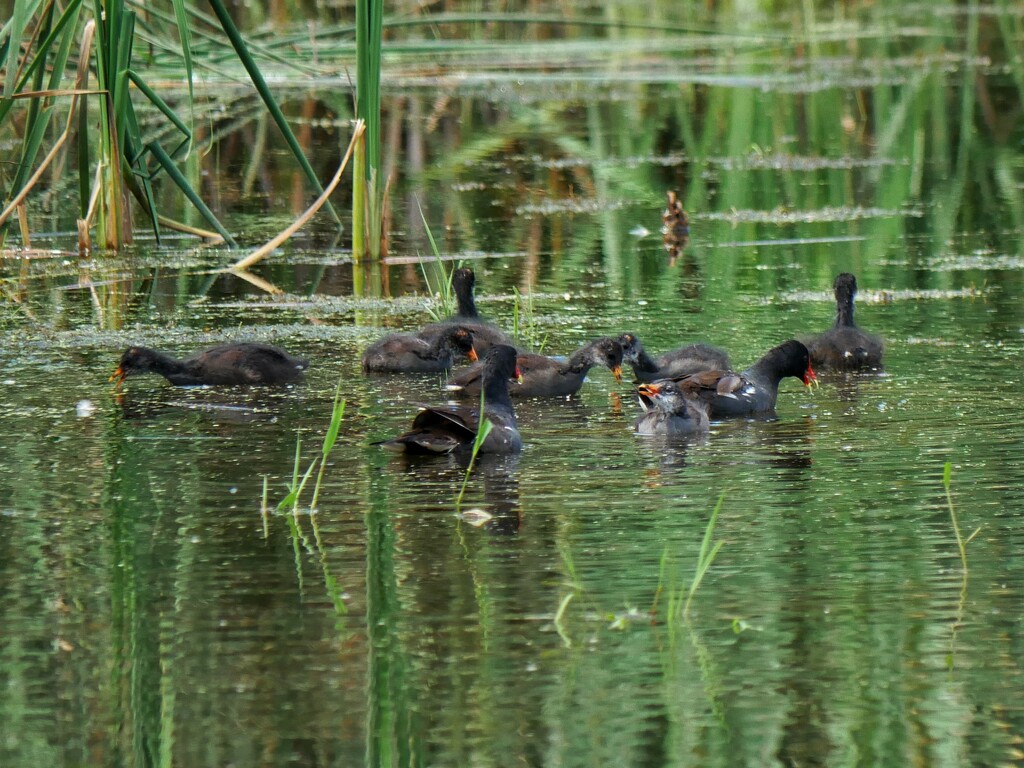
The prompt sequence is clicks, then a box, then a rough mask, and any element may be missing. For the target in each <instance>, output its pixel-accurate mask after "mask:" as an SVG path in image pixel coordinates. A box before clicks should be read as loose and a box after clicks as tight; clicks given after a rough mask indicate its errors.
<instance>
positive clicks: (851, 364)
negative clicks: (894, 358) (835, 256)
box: [805, 272, 882, 370]
mask: <svg viewBox="0 0 1024 768" xmlns="http://www.w3.org/2000/svg"><path fill="white" fill-rule="evenodd" d="M832 287H833V289H834V290H835V295H836V322H835V325H833V326H832V327H831V328H829V329H828V330H827V331H825V332H824V333H821V334H818V335H817V336H814V337H811V338H809V339H807V340H805V343H806V344H807V349H808V350H809V351H810V353H811V362H812V363H813V364H814V365H820V366H821V367H822V368H838V369H845V370H854V369H857V368H879V367H880V366H881V365H882V340H881V339H880V338H878V337H877V336H875V335H874V334H870V333H867V332H866V331H862V330H861V329H860V328H858V327H857V326H856V325H855V324H854V322H853V297H854V296H856V295H857V278H856V277H854V276H853V275H851V274H850V273H849V272H842V273H840V274H839V275H837V276H836V279H835V282H834V283H833V284H832Z"/></svg>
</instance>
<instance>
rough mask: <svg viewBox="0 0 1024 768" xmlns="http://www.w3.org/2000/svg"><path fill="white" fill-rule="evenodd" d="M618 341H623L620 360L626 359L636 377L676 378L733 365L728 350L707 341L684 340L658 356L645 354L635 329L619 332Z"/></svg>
mask: <svg viewBox="0 0 1024 768" xmlns="http://www.w3.org/2000/svg"><path fill="white" fill-rule="evenodd" d="M619 344H621V345H622V360H623V362H626V363H629V365H630V367H631V368H632V369H633V375H634V376H636V379H637V381H657V380H658V379H677V378H679V377H681V376H689V375H690V374H691V373H697V372H698V371H713V370H722V371H728V370H729V369H730V368H731V367H732V364H731V363H730V362H729V355H728V353H727V352H726V351H725V350H723V349H719V348H718V347H713V346H711V345H710V344H700V343H698V344H687V345H686V346H685V347H680V348H679V349H673V350H672V351H671V352H666V353H665V354H663V355H661V356H659V357H657V358H653V357H651V356H650V355H649V354H647V351H646V350H645V349H644V345H643V344H642V343H641V342H640V339H639V338H637V336H636V334H634V333H624V334H622V335H621V336H619Z"/></svg>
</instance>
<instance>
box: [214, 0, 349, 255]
mask: <svg viewBox="0 0 1024 768" xmlns="http://www.w3.org/2000/svg"><path fill="white" fill-rule="evenodd" d="M210 5H211V6H212V8H213V11H214V13H215V14H216V15H217V20H218V21H219V22H220V25H221V28H222V29H223V30H224V34H226V35H227V36H228V40H229V41H231V45H232V46H233V47H234V49H235V53H236V54H237V55H238V59H239V61H240V62H241V63H242V66H244V67H245V71H246V72H248V73H249V77H250V79H251V80H252V83H253V85H255V86H256V90H257V92H258V93H259V95H260V98H262V99H263V103H264V104H266V106H267V110H268V111H269V112H270V115H271V117H273V118H274V122H275V123H277V127H278V128H279V129H280V130H281V134H282V135H283V136H284V139H285V142H287V144H288V148H289V149H290V150H291V152H292V154H293V155H294V156H295V160H296V161H297V162H298V164H299V166H300V167H301V168H302V171H303V173H305V174H306V178H307V179H308V181H309V183H310V184H311V185H312V186H313V188H314V189H315V190H316V191H317V192H319V193H320V194H323V191H324V188H323V185H322V184H321V183H320V180H319V179H318V178H317V177H316V172H315V171H314V170H313V166H311V165H310V164H309V160H308V159H307V158H306V155H305V153H304V152H303V151H302V147H301V146H299V140H298V139H296V138H295V134H294V133H293V132H292V129H291V126H289V125H288V119H287V118H286V117H285V116H284V112H282V111H281V107H279V106H278V104H277V100H276V99H275V98H274V95H273V94H272V93H271V92H270V86H268V85H267V81H266V80H265V79H264V77H263V73H262V72H260V69H259V67H258V66H257V64H256V61H255V60H254V59H253V57H252V54H251V53H250V52H249V48H248V46H247V45H246V44H245V41H244V40H243V39H242V35H241V33H240V32H239V31H238V27H236V26H235V23H234V21H232V20H231V15H230V14H229V13H228V11H227V8H225V7H224V3H223V2H222V0H210ZM326 208H327V210H328V211H330V213H331V217H332V218H333V219H334V221H335V222H336V223H338V224H341V219H340V218H339V217H338V214H337V212H336V211H335V210H334V206H332V205H331V202H330V200H328V201H327V204H326ZM218 226H219V225H218ZM219 231H220V230H218V232H219ZM222 236H223V235H222ZM230 242H231V244H232V245H234V244H235V243H234V240H231V241H230Z"/></svg>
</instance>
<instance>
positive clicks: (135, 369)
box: [110, 342, 309, 387]
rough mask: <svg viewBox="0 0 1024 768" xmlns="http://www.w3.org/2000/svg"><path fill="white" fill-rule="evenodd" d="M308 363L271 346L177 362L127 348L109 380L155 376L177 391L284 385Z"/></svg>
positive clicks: (235, 348) (231, 347) (223, 349)
mask: <svg viewBox="0 0 1024 768" xmlns="http://www.w3.org/2000/svg"><path fill="white" fill-rule="evenodd" d="M308 367H309V361H308V360H304V359H302V358H299V357H293V356H292V355H290V354H288V353H287V352H285V351H284V350H283V349H281V348H280V347H274V346H271V345H270V344H255V343H252V342H241V343H237V344H223V345H221V346H218V347H213V348H211V349H207V350H205V351H203V352H200V353H198V354H196V355H193V356H192V357H189V358H187V359H185V360H178V359H176V358H174V357H171V356H170V355H166V354H164V353H163V352H158V351H157V350H155V349H150V348H149V347H138V346H135V347H128V349H126V350H125V352H124V354H123V355H121V362H120V363H118V365H117V369H116V370H115V371H114V373H113V375H112V376H111V377H110V380H111V381H114V382H116V383H117V384H120V383H121V382H122V381H124V379H125V378H127V377H128V376H134V375H137V374H141V373H158V374H160V375H161V376H163V377H164V378H165V379H167V380H168V381H169V382H171V384H174V385H175V386H179V387H190V386H199V385H204V384H241V385H256V384H287V383H290V382H294V381H298V380H300V379H301V378H302V375H303V372H304V371H305V370H306V369H307V368H308Z"/></svg>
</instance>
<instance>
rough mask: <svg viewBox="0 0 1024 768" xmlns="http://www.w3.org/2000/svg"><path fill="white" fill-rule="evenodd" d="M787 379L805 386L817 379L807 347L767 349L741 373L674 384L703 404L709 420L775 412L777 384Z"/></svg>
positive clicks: (788, 344)
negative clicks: (794, 378)
mask: <svg viewBox="0 0 1024 768" xmlns="http://www.w3.org/2000/svg"><path fill="white" fill-rule="evenodd" d="M787 376H794V377H796V378H798V379H800V380H801V381H802V382H803V383H804V384H805V385H806V386H810V385H811V384H812V383H813V382H815V381H816V380H817V377H816V376H815V373H814V368H812V367H811V360H810V354H809V353H808V351H807V347H805V346H804V345H803V344H802V343H800V342H799V341H797V340H795V339H790V340H789V341H785V342H783V343H782V344H779V346H777V347H774V348H773V349H770V350H769V351H768V352H766V353H765V354H764V355H763V356H762V357H761V359H760V360H758V361H757V362H756V363H754V364H753V365H752V366H750V367H749V368H747V369H746V370H745V371H743V372H742V373H734V372H732V371H721V370H718V371H702V372H700V373H694V374H691V375H689V376H685V377H683V378H680V379H676V384H677V385H678V386H679V389H680V390H681V391H682V392H683V393H684V394H688V395H690V396H696V397H699V398H700V399H701V400H703V401H704V402H706V403H707V404H708V405H709V406H710V408H711V411H710V416H711V418H713V419H721V418H726V417H729V416H751V415H753V414H757V413H765V412H770V411H773V410H775V402H776V400H777V399H778V396H779V382H781V381H782V380H783V379H784V378H786V377H787Z"/></svg>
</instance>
